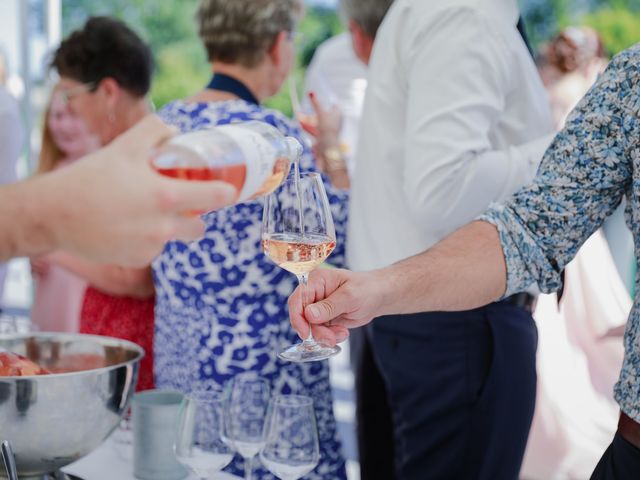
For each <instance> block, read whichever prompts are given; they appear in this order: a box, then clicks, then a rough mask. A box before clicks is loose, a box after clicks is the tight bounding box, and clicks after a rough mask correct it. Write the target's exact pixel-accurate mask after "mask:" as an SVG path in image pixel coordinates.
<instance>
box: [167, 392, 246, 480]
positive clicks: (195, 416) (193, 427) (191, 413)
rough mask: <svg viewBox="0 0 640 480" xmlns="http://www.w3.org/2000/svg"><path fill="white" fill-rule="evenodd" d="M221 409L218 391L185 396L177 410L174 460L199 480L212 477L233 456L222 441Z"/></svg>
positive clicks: (222, 412) (222, 414) (222, 418)
mask: <svg viewBox="0 0 640 480" xmlns="http://www.w3.org/2000/svg"><path fill="white" fill-rule="evenodd" d="M223 432H224V409H223V401H222V398H221V397H220V395H219V393H218V392H215V391H202V392H194V393H192V394H189V395H186V396H185V397H184V399H183V400H182V403H181V405H180V410H179V413H178V428H177V436H176V440H175V445H174V451H175V454H176V459H177V460H178V462H180V463H181V464H182V465H184V466H185V467H187V468H188V469H189V470H191V471H192V472H193V473H195V474H196V475H197V477H198V478H199V479H201V480H207V479H209V478H212V475H213V474H214V473H215V472H219V471H220V470H222V469H223V468H224V467H226V466H227V465H228V464H229V463H230V462H231V460H232V459H233V451H232V450H231V448H230V447H229V446H228V445H227V444H225V442H224V440H223Z"/></svg>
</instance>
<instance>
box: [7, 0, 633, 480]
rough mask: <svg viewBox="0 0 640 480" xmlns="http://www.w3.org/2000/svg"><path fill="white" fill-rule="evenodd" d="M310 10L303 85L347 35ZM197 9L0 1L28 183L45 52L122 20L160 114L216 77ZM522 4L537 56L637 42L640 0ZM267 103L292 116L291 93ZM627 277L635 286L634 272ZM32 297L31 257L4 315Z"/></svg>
mask: <svg viewBox="0 0 640 480" xmlns="http://www.w3.org/2000/svg"><path fill="white" fill-rule="evenodd" d="M229 1H233V0H229ZM306 3H307V7H308V8H307V12H306V15H305V17H304V20H303V21H302V23H301V24H300V25H299V27H298V31H299V32H300V33H301V34H302V35H301V38H300V41H299V43H298V60H297V66H296V76H297V77H298V78H303V77H304V72H305V70H306V68H307V66H308V65H309V63H310V61H311V59H312V57H313V54H314V52H315V49H316V48H317V46H318V45H319V44H321V43H322V42H323V41H325V40H326V39H328V38H330V37H332V36H334V35H336V34H337V33H340V32H342V31H344V30H345V26H344V23H343V22H342V21H341V19H340V15H339V12H338V11H337V10H336V8H337V6H336V4H337V0H313V1H312V0H307V1H306ZM196 6H197V0H163V1H157V0H0V52H1V53H3V54H4V56H5V57H6V59H7V65H6V68H7V71H8V84H7V86H8V89H9V90H10V92H11V93H12V94H13V95H14V96H15V97H16V98H17V99H18V100H19V102H20V106H21V112H22V119H23V123H24V130H25V131H27V132H30V138H29V141H28V142H26V144H25V147H24V152H23V155H22V157H21V160H20V163H19V168H18V175H19V176H20V177H21V178H24V177H26V176H28V175H29V174H30V173H32V171H33V170H34V168H35V165H36V163H37V158H38V152H39V148H40V145H39V142H40V139H41V138H42V135H41V126H42V123H43V112H44V109H45V103H46V101H47V98H48V95H49V90H50V88H51V86H52V84H53V83H54V81H55V80H56V79H55V78H52V77H51V75H50V73H49V71H48V63H49V58H48V55H49V52H51V51H52V50H53V49H54V48H56V47H57V45H58V44H59V42H60V40H61V39H62V38H63V37H65V36H66V35H67V34H68V33H70V32H71V31H73V30H74V29H77V28H79V27H81V26H82V24H83V23H84V22H85V21H86V19H87V18H88V17H90V16H92V15H110V16H115V17H117V18H121V19H123V20H125V21H126V22H127V24H128V25H129V26H131V27H133V28H134V29H135V30H136V31H137V32H138V33H139V34H140V35H141V36H142V37H143V38H144V39H145V40H146V41H147V42H148V43H149V44H150V45H151V47H152V50H153V53H154V56H155V74H154V80H153V87H152V91H151V99H152V101H153V103H154V105H155V107H156V108H161V107H162V106H163V105H165V104H166V103H168V102H170V101H172V100H174V99H177V98H183V97H185V96H187V95H189V94H191V93H192V92H195V91H198V90H199V89H200V88H202V86H204V85H205V84H206V83H207V81H208V80H209V78H210V74H211V72H210V71H209V68H208V63H207V61H206V56H205V52H204V50H203V48H202V45H201V42H200V40H199V39H198V37H197V33H196V29H195V28H194V13H195V10H196ZM520 7H521V12H522V16H523V18H524V20H525V24H526V27H527V33H528V36H529V39H530V41H531V44H532V46H533V49H534V51H538V50H539V48H540V47H541V46H542V45H544V44H545V43H546V42H548V41H549V40H551V39H552V38H553V37H554V36H555V35H557V34H558V32H559V31H560V30H562V29H563V28H564V27H567V26H570V25H574V26H583V25H584V26H590V27H593V28H594V29H595V30H596V31H597V32H598V33H599V34H600V36H601V38H602V40H603V43H604V46H605V49H606V51H607V54H608V56H612V55H614V54H616V53H618V52H620V51H621V50H624V49H625V48H627V47H629V46H631V45H633V44H635V43H637V42H639V41H640V0H520ZM266 104H267V106H270V107H273V108H275V109H278V110H280V111H282V112H284V113H285V114H287V115H292V106H291V103H290V96H289V94H288V92H287V89H286V88H283V89H282V90H281V93H280V94H279V95H277V96H275V97H273V98H271V99H270V100H269V101H267V102H266ZM613 250H614V251H615V250H618V249H616V248H613ZM627 277H628V278H629V282H628V283H629V285H630V284H631V280H630V279H631V278H632V274H629V275H627ZM629 288H631V287H629ZM32 295H33V285H32V280H31V273H30V268H29V262H28V260H27V259H17V260H14V261H12V262H11V265H10V269H9V274H8V278H7V282H6V287H5V289H4V294H3V298H0V307H2V310H3V312H4V314H5V315H10V316H11V317H13V318H18V319H19V318H28V316H29V313H30V308H31V303H32ZM0 323H1V322H0ZM1 328H2V325H1V324H0V329H1ZM332 366H333V368H332V373H331V376H332V385H333V388H334V397H335V412H336V417H337V419H338V422H339V427H340V430H341V433H342V437H343V441H344V442H345V447H346V448H345V449H346V454H347V457H348V458H349V460H350V465H349V466H350V478H357V474H356V473H355V472H356V470H357V469H356V468H355V466H354V461H355V460H356V453H355V438H354V434H353V417H354V413H353V412H354V405H353V398H352V392H353V377H352V374H351V372H350V370H349V368H348V362H347V358H346V356H343V357H340V358H338V359H335V361H333V365H332Z"/></svg>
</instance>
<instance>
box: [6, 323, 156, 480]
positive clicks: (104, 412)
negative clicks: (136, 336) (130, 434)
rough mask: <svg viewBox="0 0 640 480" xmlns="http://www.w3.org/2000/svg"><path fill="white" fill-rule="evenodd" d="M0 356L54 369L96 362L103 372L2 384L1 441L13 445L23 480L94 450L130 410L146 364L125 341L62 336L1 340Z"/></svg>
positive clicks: (140, 352)
mask: <svg viewBox="0 0 640 480" xmlns="http://www.w3.org/2000/svg"><path fill="white" fill-rule="evenodd" d="M0 349H5V350H8V351H11V352H15V353H18V354H20V355H24V356H26V357H27V358H29V359H30V360H33V361H35V362H37V363H38V364H40V365H41V366H43V367H45V368H49V369H51V368H54V369H55V368H56V367H57V366H60V365H64V364H65V363H68V362H69V361H70V359H74V358H75V359H76V360H77V358H78V356H82V355H85V356H86V355H89V356H92V358H94V359H95V358H96V356H98V357H100V358H102V359H103V361H104V365H105V366H103V367H101V368H94V369H91V370H82V371H76V372H71V373H56V374H51V375H41V376H25V377H0V437H1V438H0V441H2V440H9V441H10V442H11V445H12V447H13V451H14V453H15V456H16V465H17V467H18V475H19V476H20V478H21V479H23V478H30V477H34V478H42V476H43V475H45V474H50V473H53V472H57V471H58V470H59V469H60V468H62V467H64V466H65V465H67V464H69V463H71V462H74V461H75V460H78V459H79V458H80V457H83V456H84V455H86V454H87V453H89V452H91V451H92V450H93V449H94V448H96V447H97V446H98V445H99V444H100V443H101V442H102V441H103V440H104V439H105V438H106V437H107V436H108V435H109V434H110V433H111V432H112V431H113V430H114V429H115V428H116V426H117V425H118V423H119V420H120V418H121V417H122V415H123V413H124V412H125V410H126V408H127V407H128V405H129V400H130V399H131V396H132V395H133V392H134V390H135V385H136V382H137V378H138V365H139V362H140V359H141V358H142V357H143V356H144V351H143V349H142V348H141V347H139V346H138V345H136V344H134V343H131V342H128V341H125V340H119V339H116V338H110V337H99V336H95V335H82V334H63V333H38V334H28V335H2V336H0ZM3 475H6V473H5V469H4V464H3V463H2V462H1V461H0V477H2V476H3Z"/></svg>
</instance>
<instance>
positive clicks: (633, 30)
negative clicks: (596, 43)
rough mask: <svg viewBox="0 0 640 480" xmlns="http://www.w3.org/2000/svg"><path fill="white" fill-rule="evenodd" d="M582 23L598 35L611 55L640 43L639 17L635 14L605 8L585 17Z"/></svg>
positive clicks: (620, 9)
mask: <svg viewBox="0 0 640 480" xmlns="http://www.w3.org/2000/svg"><path fill="white" fill-rule="evenodd" d="M618 3H620V1H619V2H618ZM583 23H584V24H585V25H589V26H591V27H593V28H595V29H596V30H597V31H598V32H599V33H600V35H601V36H602V40H603V42H604V45H605V47H606V49H607V51H609V52H610V53H611V54H616V53H618V52H620V51H622V50H624V49H626V48H629V47H630V46H631V45H633V44H635V43H638V42H640V15H639V14H638V13H637V12H632V11H630V10H627V9H624V8H620V7H618V8H609V7H605V8H602V9H600V10H598V11H596V12H594V13H591V14H588V15H585V17H584V18H583Z"/></svg>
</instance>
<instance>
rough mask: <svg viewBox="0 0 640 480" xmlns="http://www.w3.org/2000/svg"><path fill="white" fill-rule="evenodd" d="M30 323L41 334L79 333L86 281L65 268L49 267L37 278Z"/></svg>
mask: <svg viewBox="0 0 640 480" xmlns="http://www.w3.org/2000/svg"><path fill="white" fill-rule="evenodd" d="M34 280H35V287H36V288H35V295H34V298H33V305H32V307H31V321H32V322H33V324H34V325H35V326H36V328H37V329H38V330H39V331H42V332H78V330H79V328H80V311H81V309H82V302H83V299H84V292H85V290H86V289H87V282H85V281H84V280H83V279H82V278H80V277H78V276H77V275H74V274H73V273H70V272H69V271H67V270H65V269H64V268H62V267H58V266H56V265H50V266H49V268H48V269H47V271H46V272H45V273H44V274H42V275H38V276H36V277H35V279H34Z"/></svg>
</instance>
